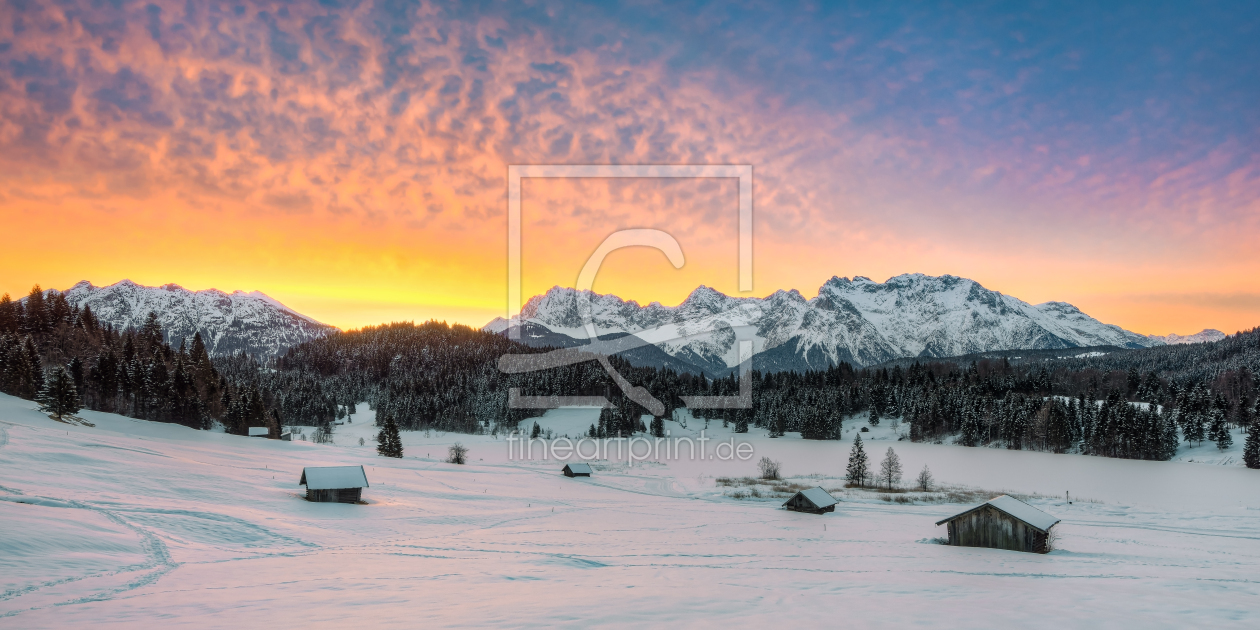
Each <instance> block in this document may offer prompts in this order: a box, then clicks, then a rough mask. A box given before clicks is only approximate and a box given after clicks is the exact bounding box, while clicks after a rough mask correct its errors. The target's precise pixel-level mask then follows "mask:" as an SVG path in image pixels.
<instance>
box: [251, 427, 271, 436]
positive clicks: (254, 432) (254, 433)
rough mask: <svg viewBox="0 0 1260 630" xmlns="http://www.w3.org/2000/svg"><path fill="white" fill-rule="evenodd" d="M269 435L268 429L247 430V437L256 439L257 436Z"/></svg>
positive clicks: (252, 428) (253, 428) (255, 428)
mask: <svg viewBox="0 0 1260 630" xmlns="http://www.w3.org/2000/svg"><path fill="white" fill-rule="evenodd" d="M269 433H271V430H270V429H268V428H267V427H250V428H249V437H257V436H259V435H267V434H269Z"/></svg>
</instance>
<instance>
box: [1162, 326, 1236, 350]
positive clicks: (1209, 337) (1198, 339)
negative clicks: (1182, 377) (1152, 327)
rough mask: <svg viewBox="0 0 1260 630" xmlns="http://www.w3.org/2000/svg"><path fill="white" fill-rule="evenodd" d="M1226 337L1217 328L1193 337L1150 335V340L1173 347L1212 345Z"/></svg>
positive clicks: (1200, 332)
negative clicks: (1191, 344)
mask: <svg viewBox="0 0 1260 630" xmlns="http://www.w3.org/2000/svg"><path fill="white" fill-rule="evenodd" d="M1226 336H1227V335H1226V334H1225V333H1223V332H1221V331H1219V330H1217V329H1215V328H1204V329H1203V330H1201V331H1199V332H1197V333H1194V334H1193V335H1178V334H1177V333H1172V334H1170V335H1149V338H1151V339H1157V340H1159V341H1162V342H1164V343H1165V344H1168V345H1170V346H1171V345H1176V344H1182V343H1210V342H1213V341H1220V340H1222V339H1224V338H1225V337H1226Z"/></svg>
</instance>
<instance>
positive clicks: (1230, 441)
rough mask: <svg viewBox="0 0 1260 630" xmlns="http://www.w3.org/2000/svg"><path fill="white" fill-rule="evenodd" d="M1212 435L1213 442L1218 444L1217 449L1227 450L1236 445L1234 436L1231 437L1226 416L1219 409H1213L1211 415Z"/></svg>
mask: <svg viewBox="0 0 1260 630" xmlns="http://www.w3.org/2000/svg"><path fill="white" fill-rule="evenodd" d="M1211 418H1212V424H1211V427H1212V428H1211V435H1212V441H1213V442H1216V448H1218V449H1220V450H1222V451H1223V450H1225V449H1227V448H1229V447H1230V446H1233V445H1234V436H1233V435H1230V432H1229V424H1228V423H1226V422H1225V414H1224V413H1222V412H1221V410H1220V409H1219V408H1214V409H1212V413H1211Z"/></svg>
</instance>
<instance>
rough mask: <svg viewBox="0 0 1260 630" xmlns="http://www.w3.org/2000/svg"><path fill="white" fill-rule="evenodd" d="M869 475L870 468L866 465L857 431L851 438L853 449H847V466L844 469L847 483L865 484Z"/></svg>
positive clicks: (864, 452) (864, 454)
mask: <svg viewBox="0 0 1260 630" xmlns="http://www.w3.org/2000/svg"><path fill="white" fill-rule="evenodd" d="M870 475H871V473H870V468H868V467H867V462H866V450H865V449H863V448H862V434H861V433H859V434H857V436H855V437H854V438H853V449H852V450H850V451H849V466H848V468H846V469H845V476H846V477H847V478H848V480H849V484H851V485H855V486H865V485H866V478H867V477H870Z"/></svg>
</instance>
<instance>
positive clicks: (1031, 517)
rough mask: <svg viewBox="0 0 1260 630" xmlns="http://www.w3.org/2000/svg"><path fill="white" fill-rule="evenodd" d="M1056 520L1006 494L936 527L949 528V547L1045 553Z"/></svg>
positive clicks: (939, 522)
mask: <svg viewBox="0 0 1260 630" xmlns="http://www.w3.org/2000/svg"><path fill="white" fill-rule="evenodd" d="M1058 522H1059V519H1057V518H1055V517H1053V516H1051V515H1049V514H1046V513H1045V512H1042V511H1041V510H1038V509H1037V508H1035V507H1033V506H1031V505H1028V504H1027V503H1024V502H1023V501H1020V500H1019V499H1016V498H1014V497H1009V496H1006V495H1005V494H1004V495H1002V496H1000V497H997V498H995V499H990V500H988V501H985V502H984V503H981V504H980V505H977V506H975V507H973V508H969V509H967V510H963V511H962V512H959V513H958V514H955V515H953V516H951V517H949V518H947V519H943V520H940V521H937V523H936V524H937V525H938V526H939V525H941V524H944V523H948V524H949V544H951V545H955V546H958V547H989V548H992V549H1009V550H1011V551H1028V552H1031V553H1046V552H1047V551H1050V548H1049V545H1048V544H1047V543H1048V542H1049V539H1050V528H1052V527H1054V526H1055V524H1057V523H1058Z"/></svg>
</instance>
